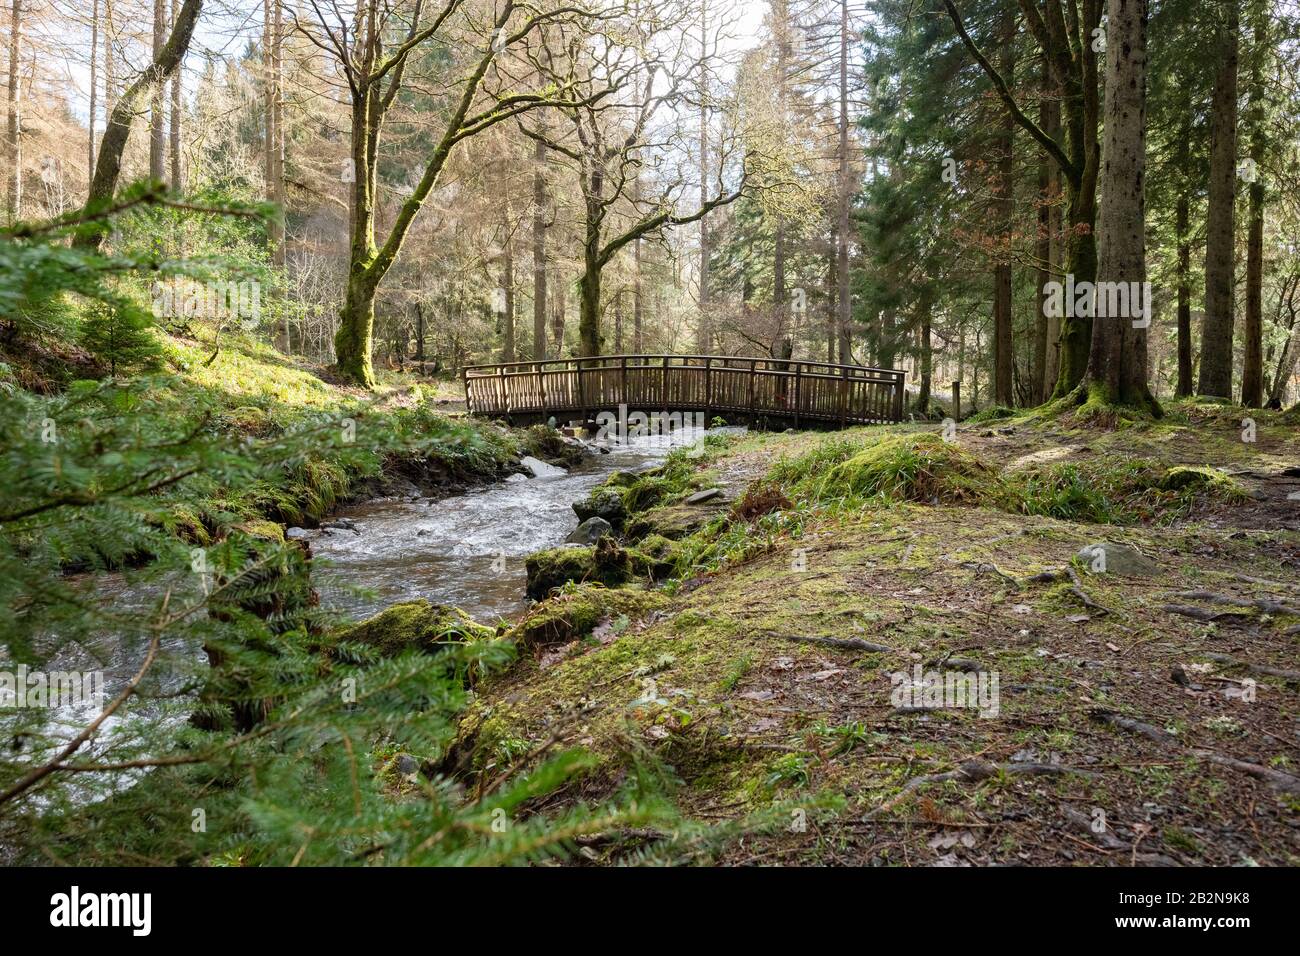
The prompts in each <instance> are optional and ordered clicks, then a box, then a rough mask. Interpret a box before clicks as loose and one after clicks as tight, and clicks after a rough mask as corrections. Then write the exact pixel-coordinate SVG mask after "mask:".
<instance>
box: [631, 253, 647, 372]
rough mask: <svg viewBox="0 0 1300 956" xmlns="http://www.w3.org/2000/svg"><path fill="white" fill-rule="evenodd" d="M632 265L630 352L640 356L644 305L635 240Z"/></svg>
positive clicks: (639, 255)
mask: <svg viewBox="0 0 1300 956" xmlns="http://www.w3.org/2000/svg"><path fill="white" fill-rule="evenodd" d="M632 257H633V265H634V266H635V268H636V278H635V279H634V280H633V285H632V351H633V352H634V353H636V354H637V355H641V354H643V353H642V349H643V348H644V347H645V346H644V343H643V341H642V331H641V323H642V321H643V315H642V313H643V311H644V308H645V306H644V303H643V302H642V301H641V296H642V292H641V240H640V238H638V239H637V241H636V242H635V243H633V244H632Z"/></svg>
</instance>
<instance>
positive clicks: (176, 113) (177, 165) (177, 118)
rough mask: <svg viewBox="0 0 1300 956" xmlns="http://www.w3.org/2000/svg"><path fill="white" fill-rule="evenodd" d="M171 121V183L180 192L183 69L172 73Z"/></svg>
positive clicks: (173, 4) (172, 25) (173, 19)
mask: <svg viewBox="0 0 1300 956" xmlns="http://www.w3.org/2000/svg"><path fill="white" fill-rule="evenodd" d="M176 4H177V0H171V21H170V28H171V29H175V28H176ZM171 87H172V89H171V113H172V115H171V122H170V123H169V124H168V130H167V132H168V135H169V136H170V142H169V144H168V148H169V150H170V152H171V177H170V180H169V181H170V183H171V188H172V192H175V193H180V191H181V190H182V189H184V188H185V174H184V170H183V169H182V168H181V115H182V110H181V71H180V70H177V71H176V72H175V73H173V74H172V82H171Z"/></svg>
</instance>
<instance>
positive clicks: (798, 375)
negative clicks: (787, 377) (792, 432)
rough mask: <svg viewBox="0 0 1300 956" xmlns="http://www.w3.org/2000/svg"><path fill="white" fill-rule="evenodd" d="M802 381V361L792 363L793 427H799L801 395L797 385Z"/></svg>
mask: <svg viewBox="0 0 1300 956" xmlns="http://www.w3.org/2000/svg"><path fill="white" fill-rule="evenodd" d="M802 381H803V363H802V362H795V363H794V427H795V428H798V427H799V402H800V400H801V396H800V395H799V391H800V389H799V385H800V383H801V382H802Z"/></svg>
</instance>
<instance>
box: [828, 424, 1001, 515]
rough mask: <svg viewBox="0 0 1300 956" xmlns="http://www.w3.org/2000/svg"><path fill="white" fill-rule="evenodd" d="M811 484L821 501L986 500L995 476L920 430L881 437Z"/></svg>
mask: <svg viewBox="0 0 1300 956" xmlns="http://www.w3.org/2000/svg"><path fill="white" fill-rule="evenodd" d="M810 481H812V482H813V488H814V495H815V497H816V498H817V499H819V500H823V501H825V500H828V499H834V498H844V497H849V496H852V497H862V498H884V499H887V500H892V501H930V500H932V499H935V498H938V499H939V500H940V501H944V502H976V501H979V500H981V499H983V498H987V497H989V495H990V493H991V491H992V489H993V482H994V477H993V473H992V471H991V470H990V469H989V468H988V466H986V465H984V464H983V463H982V462H980V461H979V460H978V459H977V458H975V457H974V456H973V455H971V454H970V453H969V452H967V451H965V450H963V449H962V448H961V447H960V446H959V445H957V444H956V443H955V442H946V441H944V440H943V439H941V438H940V437H939V436H938V435H935V434H932V433H929V432H924V433H920V434H913V435H895V436H892V437H889V438H883V439H881V440H880V441H878V442H876V443H874V444H872V445H868V446H867V447H866V448H864V449H863V450H862V451H860V452H858V453H857V454H856V455H854V456H853V457H852V458H850V459H848V460H847V461H844V462H841V463H840V464H838V465H836V466H835V467H834V468H832V469H831V470H830V472H829V473H827V474H826V475H825V476H823V477H822V478H820V479H817V478H813V479H810Z"/></svg>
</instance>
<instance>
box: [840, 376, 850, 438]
mask: <svg viewBox="0 0 1300 956" xmlns="http://www.w3.org/2000/svg"><path fill="white" fill-rule="evenodd" d="M848 414H849V370H848V369H844V370H843V371H842V372H841V373H840V428H843V427H844V422H845V420H846V419H847V418H848Z"/></svg>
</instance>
